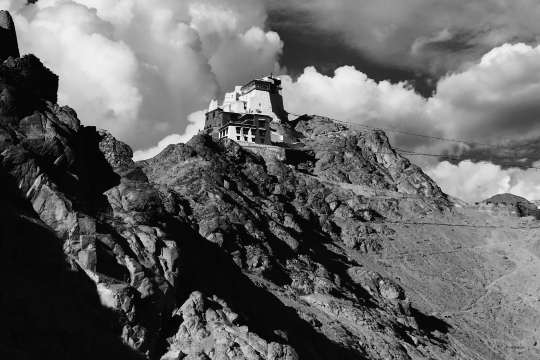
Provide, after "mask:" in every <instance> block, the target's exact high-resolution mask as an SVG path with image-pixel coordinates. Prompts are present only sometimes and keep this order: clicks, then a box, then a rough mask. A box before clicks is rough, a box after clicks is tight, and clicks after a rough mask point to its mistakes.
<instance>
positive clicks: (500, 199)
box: [482, 193, 540, 218]
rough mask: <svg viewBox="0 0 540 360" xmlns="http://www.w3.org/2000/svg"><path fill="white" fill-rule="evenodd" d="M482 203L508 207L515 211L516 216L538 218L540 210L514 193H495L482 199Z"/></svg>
mask: <svg viewBox="0 0 540 360" xmlns="http://www.w3.org/2000/svg"><path fill="white" fill-rule="evenodd" d="M482 203H484V204H488V205H494V206H495V207H497V208H509V209H511V210H512V211H515V213H516V215H517V216H534V217H536V218H540V210H539V209H538V207H537V206H536V205H535V204H534V203H533V202H530V201H529V200H527V199H525V198H524V197H521V196H517V195H514V194H508V193H507V194H497V195H495V196H492V197H490V198H489V199H486V200H484V201H482Z"/></svg>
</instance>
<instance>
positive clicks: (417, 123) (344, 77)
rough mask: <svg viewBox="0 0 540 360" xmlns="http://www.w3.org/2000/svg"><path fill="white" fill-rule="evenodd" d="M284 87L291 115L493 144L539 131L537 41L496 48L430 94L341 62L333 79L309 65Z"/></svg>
mask: <svg viewBox="0 0 540 360" xmlns="http://www.w3.org/2000/svg"><path fill="white" fill-rule="evenodd" d="M283 86H284V96H285V104H286V107H287V108H288V110H289V111H291V112H294V113H304V112H308V113H314V114H321V115H326V116H329V117H333V118H336V119H341V120H346V121H351V122H357V123H362V124H366V125H371V126H377V127H384V128H398V129H401V130H405V131H409V132H416V133H420V134H426V135H431V136H437V137H441V136H442V137H447V138H462V139H467V140H471V141H474V142H479V143H491V144H493V145H497V144H500V143H501V142H502V141H511V140H512V141H517V140H526V139H528V140H530V139H531V138H536V137H539V136H540V122H538V119H540V103H539V102H538V99H539V98H540V46H538V47H532V46H529V45H525V44H522V43H518V44H513V45H511V44H505V45H502V46H500V47H497V48H495V49H493V50H491V51H490V52H488V53H487V54H485V55H484V56H483V57H482V58H481V59H480V60H479V61H477V62H476V63H474V64H472V65H470V66H469V67H468V68H467V69H464V70H462V71H459V72H455V73H452V74H450V75H447V76H446V77H444V78H442V79H441V80H439V82H438V83H437V86H436V91H435V93H434V94H433V96H432V97H430V98H428V99H425V98H423V97H422V96H420V95H418V94H417V93H415V92H414V90H413V89H412V88H411V87H410V86H408V85H407V84H406V83H397V84H392V83H390V82H388V81H381V82H378V83H377V82H375V81H373V80H371V79H369V78H368V77H367V76H366V75H365V74H363V73H362V72H360V71H358V70H356V69H355V68H353V67H341V68H339V69H337V70H336V71H335V74H334V76H333V77H330V76H325V75H323V74H320V73H319V72H318V71H317V70H316V69H315V68H312V67H310V68H306V69H305V71H304V73H303V74H302V75H300V76H299V77H298V79H296V80H293V79H291V78H290V77H284V85H283ZM395 141H396V142H397V145H398V146H407V147H408V148H409V149H416V150H431V151H447V152H450V153H456V151H459V150H463V146H462V145H456V144H452V143H441V142H439V141H435V142H433V141H431V140H429V139H425V138H417V137H410V136H408V135H403V134H398V135H397V136H396V137H395ZM535 160H537V159H535Z"/></svg>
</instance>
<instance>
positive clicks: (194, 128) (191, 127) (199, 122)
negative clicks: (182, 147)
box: [133, 110, 205, 161]
mask: <svg viewBox="0 0 540 360" xmlns="http://www.w3.org/2000/svg"><path fill="white" fill-rule="evenodd" d="M204 114H205V111H204V110H203V111H197V112H194V113H193V114H191V115H189V116H188V126H187V127H186V130H185V131H184V133H183V134H171V135H168V136H166V137H164V138H163V139H161V140H160V141H159V142H158V143H157V145H156V146H153V147H150V148H148V149H144V150H137V151H135V152H134V153H133V160H135V161H140V160H146V159H150V158H153V157H154V156H156V155H157V154H159V153H160V152H162V151H163V149H165V148H166V147H167V146H169V145H173V144H179V143H187V142H188V141H189V140H190V139H191V138H192V137H193V136H194V135H196V134H197V133H198V132H199V130H201V129H202V128H203V127H204V119H205V116H204Z"/></svg>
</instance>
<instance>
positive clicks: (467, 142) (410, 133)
mask: <svg viewBox="0 0 540 360" xmlns="http://www.w3.org/2000/svg"><path fill="white" fill-rule="evenodd" d="M289 114H290V115H293V116H298V117H300V116H304V115H305V114H304V115H299V114H294V113H289ZM324 118H326V119H328V120H330V121H332V122H335V123H340V124H346V125H348V126H359V127H363V128H366V129H370V130H381V131H385V132H391V133H395V134H401V135H408V136H416V137H421V138H425V139H432V140H437V141H446V142H453V143H458V144H464V145H474V146H483V147H491V148H493V147H500V146H494V145H493V144H487V143H481V142H478V141H472V140H467V139H458V138H445V137H441V136H432V135H426V134H418V133H414V132H410V131H405V130H401V129H396V128H389V127H377V126H371V125H366V124H361V123H355V122H351V121H343V120H336V119H332V118H329V117H324Z"/></svg>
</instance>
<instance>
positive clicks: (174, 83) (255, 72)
mask: <svg viewBox="0 0 540 360" xmlns="http://www.w3.org/2000/svg"><path fill="white" fill-rule="evenodd" d="M0 1H2V0H0ZM24 3H25V1H23V0H18V1H13V0H12V1H9V2H8V1H6V0H3V3H2V4H3V5H5V8H8V9H10V10H11V11H12V12H13V15H14V20H15V23H16V26H17V30H18V36H19V43H20V46H21V50H22V52H23V53H28V52H32V53H35V54H36V55H37V56H38V57H40V58H41V59H42V61H44V63H45V64H46V65H47V66H49V67H50V68H51V69H52V70H53V71H54V72H56V73H57V74H58V75H59V76H60V89H59V102H61V103H64V104H67V105H71V106H73V107H74V108H75V109H76V110H77V112H78V113H79V116H80V118H81V120H82V121H83V123H85V124H89V125H96V126H98V127H102V128H106V129H110V130H111V132H112V133H113V134H114V135H115V136H117V137H119V138H120V139H121V140H124V141H126V142H128V143H129V144H130V145H132V146H134V147H135V148H145V147H148V146H150V145H152V144H155V143H156V141H157V140H158V139H161V138H163V137H165V136H166V135H167V134H171V133H177V134H181V133H182V132H184V131H185V130H186V126H187V125H188V120H187V117H188V115H189V114H191V113H193V112H194V111H197V110H198V109H201V108H203V107H205V106H207V105H208V102H209V100H210V99H211V98H212V97H214V96H216V95H218V93H219V92H220V91H221V90H223V89H227V88H228V87H229V86H230V84H231V83H232V82H233V81H240V82H241V81H244V80H245V81H247V80H248V79H249V78H251V77H252V76H259V75H261V74H265V73H267V72H269V71H271V70H272V69H274V68H279V65H278V57H279V55H280V53H281V50H282V46H283V44H282V42H281V40H280V39H279V36H278V35H277V34H276V33H274V32H271V31H266V30H264V26H265V24H264V22H265V19H266V11H265V8H264V6H263V4H262V0H256V1H252V0H203V1H195V0H185V1H176V0H160V1H155V2H150V1H146V0H118V1H109V0H40V1H38V2H37V3H36V4H35V5H28V6H24Z"/></svg>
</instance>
